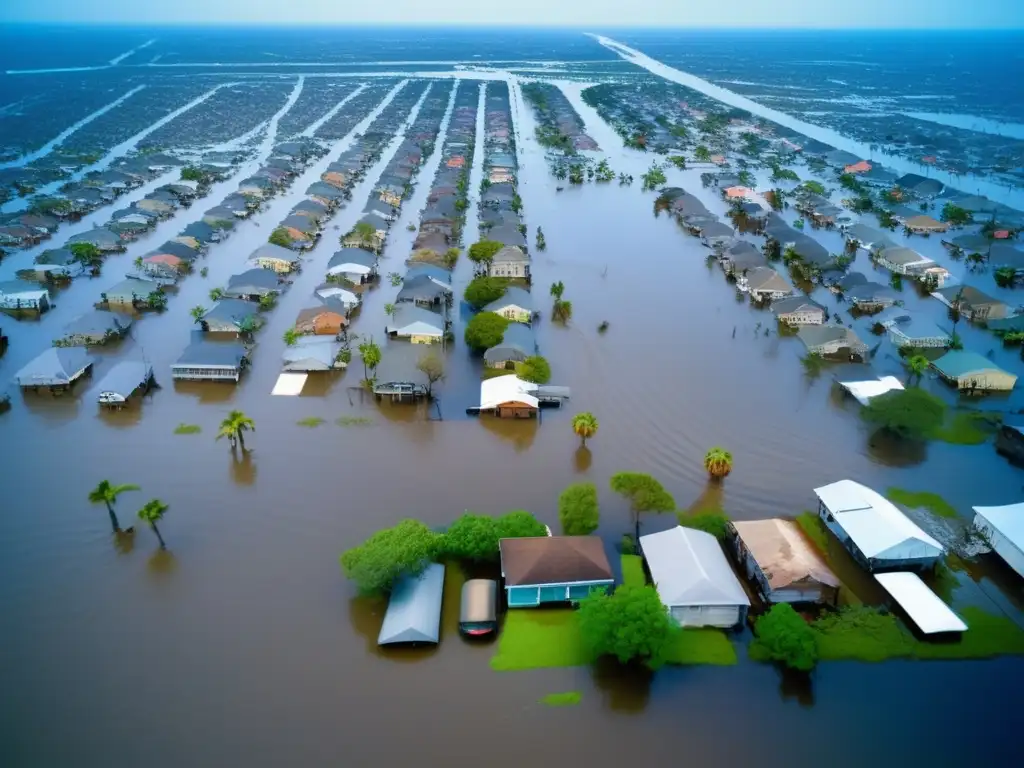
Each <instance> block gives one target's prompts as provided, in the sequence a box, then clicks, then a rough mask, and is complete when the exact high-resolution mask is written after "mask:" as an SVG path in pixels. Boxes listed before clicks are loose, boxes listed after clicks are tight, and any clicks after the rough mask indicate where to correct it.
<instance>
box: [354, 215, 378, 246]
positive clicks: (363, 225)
mask: <svg viewBox="0 0 1024 768" xmlns="http://www.w3.org/2000/svg"><path fill="white" fill-rule="evenodd" d="M352 234H353V235H355V237H356V239H357V240H358V242H359V244H360V245H361V246H363V247H364V248H369V249H371V250H376V249H377V228H376V227H374V226H373V224H371V223H370V222H368V221H360V222H359V223H358V224H356V225H355V226H354V227H353V228H352Z"/></svg>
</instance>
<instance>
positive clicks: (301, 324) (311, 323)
mask: <svg viewBox="0 0 1024 768" xmlns="http://www.w3.org/2000/svg"><path fill="white" fill-rule="evenodd" d="M347 325H348V320H346V319H345V316H344V315H343V314H342V313H341V312H338V311H336V310H334V309H331V308H330V307H328V306H326V305H323V304H321V305H320V306H317V307H307V308H306V309H303V310H301V311H300V312H299V314H298V316H297V317H296V318H295V330H296V331H298V332H299V333H309V334H312V335H314V336H337V335H338V334H340V333H341V332H342V331H344V330H345V327H346V326H347Z"/></svg>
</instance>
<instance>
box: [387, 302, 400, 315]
mask: <svg viewBox="0 0 1024 768" xmlns="http://www.w3.org/2000/svg"><path fill="white" fill-rule="evenodd" d="M397 312H398V307H396V306H395V305H394V304H391V303H388V304H385V305H384V314H385V315H387V316H388V317H390V318H392V319H394V317H395V314H396V313H397Z"/></svg>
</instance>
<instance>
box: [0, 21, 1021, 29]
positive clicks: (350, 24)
mask: <svg viewBox="0 0 1024 768" xmlns="http://www.w3.org/2000/svg"><path fill="white" fill-rule="evenodd" d="M4 24H5V25H6V26H8V27H12V26H26V27H28V26H39V27H136V28H152V27H184V28H190V29H194V28H203V27H236V28H246V27H288V28H293V29H295V28H303V27H312V28H317V29H323V28H325V27H326V28H334V29H346V28H366V27H376V28H391V29H419V28H423V27H442V28H443V27H464V28H476V29H500V28H507V27H516V28H524V29H559V30H578V31H581V32H583V31H586V30H587V29H606V30H613V29H648V30H657V31H659V32H660V31H665V30H694V31H701V30H715V31H729V32H752V31H754V32H756V31H770V32H780V31H783V32H1021V31H1024V24H1022V25H1021V26H1009V27H1008V26H1005V25H1000V26H978V27H970V26H967V27H965V26H963V25H959V26H955V27H930V26H922V27H870V26H869V27H840V26H834V27H828V26H826V27H821V26H780V27H776V26H768V25H747V26H731V25H725V24H700V25H686V24H677V25H673V24H667V25H666V24H656V23H655V22H649V23H644V24H631V23H629V22H623V23H621V24H609V25H603V24H600V25H589V26H578V25H576V24H575V23H571V24H570V23H560V22H551V23H548V24H535V23H530V22H521V23H520V22H489V23H485V22H467V21H421V22H387V21H347V22H345V21H337V22H321V21H313V20H310V21H271V20H267V21H244V20H243V21H234V20H232V21H226V20H224V21H222V20H209V19H204V20H198V19H196V20H184V21H169V20H168V21H159V20H151V21H127V20H126V21H117V20H103V21H100V20H77V21H67V20H53V21H51V20H44V19H36V20H29V19H15V20H11V21H5V22H4Z"/></svg>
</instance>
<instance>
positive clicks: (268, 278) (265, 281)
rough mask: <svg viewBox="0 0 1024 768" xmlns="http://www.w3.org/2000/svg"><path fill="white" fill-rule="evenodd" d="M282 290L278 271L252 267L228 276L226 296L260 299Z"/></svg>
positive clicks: (251, 299)
mask: <svg viewBox="0 0 1024 768" xmlns="http://www.w3.org/2000/svg"><path fill="white" fill-rule="evenodd" d="M280 292H281V281H280V280H279V279H278V277H277V273H276V272H274V271H273V270H270V269H260V268H258V267H257V268H256V269H250V270H247V271H245V272H242V273H241V274H238V275H232V276H231V277H229V278H228V285H227V288H225V289H224V296H226V297H227V298H229V299H245V300H246V301H259V300H260V299H262V298H263V297H264V296H273V295H276V294H279V293H280Z"/></svg>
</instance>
